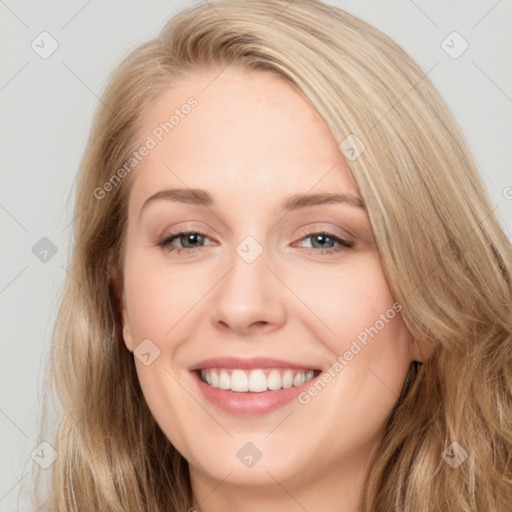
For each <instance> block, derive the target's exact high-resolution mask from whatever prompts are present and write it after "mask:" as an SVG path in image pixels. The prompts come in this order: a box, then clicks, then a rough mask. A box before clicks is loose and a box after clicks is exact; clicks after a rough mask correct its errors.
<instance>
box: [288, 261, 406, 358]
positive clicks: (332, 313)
mask: <svg viewBox="0 0 512 512" xmlns="http://www.w3.org/2000/svg"><path fill="white" fill-rule="evenodd" d="M294 279H295V280H296V283H295V285H294V289H295V290H297V295H298V296H299V297H301V299H302V300H303V302H304V303H305V304H306V305H307V306H308V308H309V309H310V310H311V311H312V312H313V313H314V318H315V321H316V325H318V327H317V328H316V330H317V331H318V330H319V329H321V330H322V333H323V335H322V339H323V340H327V341H328V340H331V341H328V343H329V345H331V346H330V348H331V349H333V350H336V349H342V348H344V345H345V343H346V342H347V341H348V340H352V339H354V338H356V337H357V336H358V335H361V337H362V338H364V333H365V332H366V331H365V329H368V328H371V327H372V326H374V325H375V323H376V322H377V327H378V328H379V327H381V324H382V320H381V315H386V313H387V314H388V318H387V320H389V319H390V318H393V317H395V320H397V319H396V316H398V314H397V313H396V311H395V310H394V309H393V307H392V306H393V304H395V300H394V298H393V296H392V294H391V292H390V290H389V287H388V284H387V282H386V280H385V277H384V274H383V272H382V268H381V265H380V261H379V259H378V256H377V254H375V253H370V254H364V255H361V256H360V257H358V258H357V259H355V258H354V259H351V260H350V262H349V261H348V260H347V261H346V262H343V261H342V262H341V264H340V265H325V266H323V267H322V266H318V269H316V271H315V272H310V273H304V274H303V275H301V276H300V278H299V277H297V276H296V277H295V278H294ZM308 317H311V315H309V316H308ZM318 320H320V322H319V321H318ZM395 329H400V321H393V322H391V321H388V322H386V330H395Z"/></svg>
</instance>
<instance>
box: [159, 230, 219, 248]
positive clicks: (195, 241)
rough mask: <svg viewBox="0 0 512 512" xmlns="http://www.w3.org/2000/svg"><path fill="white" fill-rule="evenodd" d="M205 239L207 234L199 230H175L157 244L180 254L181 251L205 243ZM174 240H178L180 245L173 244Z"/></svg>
mask: <svg viewBox="0 0 512 512" xmlns="http://www.w3.org/2000/svg"><path fill="white" fill-rule="evenodd" d="M207 239H208V236H207V235H206V234H205V233H202V232H200V231H176V232H174V233H171V234H170V235H168V236H166V237H165V238H164V239H163V240H161V241H160V242H159V243H158V245H159V246H160V247H162V248H166V249H167V250H168V251H169V252H173V251H177V253H178V254H180V253H181V252H182V251H185V252H187V251H188V252H191V251H194V250H196V249H198V248H199V247H201V246H203V245H205V243H204V242H205V240H207ZM175 241H178V242H180V244H181V247H180V246H178V247H176V246H175V245H173V243H174V242H175ZM208 245H211V244H208Z"/></svg>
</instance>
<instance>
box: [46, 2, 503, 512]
mask: <svg viewBox="0 0 512 512" xmlns="http://www.w3.org/2000/svg"><path fill="white" fill-rule="evenodd" d="M492 211H493V208H492V205H491V204H490V201H489V199H488V198H487V196H486V194H485V192H484V188H483V185H482V183H481V180H480V177H479V175H478V173H477V170H476V168H475V165H474V163H473V161H472V159H471V156H470V153H469V151H468V149H467V147H466V144H465V141H464V139H463V137H462V135H461V133H460V131H459V129H458V128H457V126H456V124H455V122H454V121H453V119H452V117H451V115H450V114H449V112H448V110H447V108H446V107H445V105H444V103H443V101H442V100H441V98H440V97H439V95H438V94H437V92H436V91H435V89H434V87H433V86H432V84H431V83H430V82H429V80H428V78H427V77H426V76H425V74H424V73H423V72H422V71H421V70H420V69H419V68H418V66H417V65H416V64H415V63H413V62H412V61H411V59H410V57H408V56H407V55H406V54H405V53H404V52H403V50H401V49H400V48H399V47H398V46H397V45H396V44H395V43H393V42H392V41H391V40H390V39H389V38H387V37H386V36H385V35H383V34H382V33H380V32H379V31H377V30H376V29H374V28H372V27H371V26H369V25H368V24H366V23H364V22H362V21H361V20H359V19H357V18H355V17H353V16H351V15H349V14H347V13H345V12H343V11H341V10H339V9H336V8H333V7H329V6H327V5H324V4H322V3H320V2H317V1H313V0H297V1H295V2H293V3H291V4H290V3H289V2H285V1H284V0H270V1H268V0H265V1H241V0H240V1H237V0H232V1H229V0H224V1H222V0H220V1H216V2H210V3H204V4H200V5H197V6H195V7H193V8H190V9H188V10H186V11H184V12H182V13H181V14H179V15H178V16H176V17H175V18H174V19H173V20H171V21H170V23H169V24H168V25H166V27H164V29H163V30H162V32H161V34H160V35H159V36H158V37H157V38H155V39H154V40H152V41H149V42H148V43H146V44H144V45H142V46H141V47H140V48H138V49H136V50H135V51H134V52H133V53H132V54H131V55H130V56H129V57H128V58H127V59H126V60H125V61H124V62H123V63H122V64H121V65H120V67H119V69H118V70H117V71H116V73H115V74H114V76H113V77H112V79H111V82H110V84H109V86H108V87H107V90H106V91H105V93H104V95H103V98H102V102H101V105H100V108H99V111H98V114H97V118H96V121H95V124H94V126H93V129H92V132H91V136H90V140H89V143H88V148H87V151H86V154H85V157H84V160H83V164H82V169H81V173H80V176H79V184H78V187H77V197H76V218H75V224H74V233H75V242H74V247H73V256H72V263H71V268H70V276H69V279H68V281H67V282H66V287H65V293H64V297H63V300H62V305H61V308H60V311H59V316H58V319H57V324H56V328H55V332H54V339H53V347H52V350H53V352H52V357H53V359H52V376H53V379H54V383H55V387H56V389H57V391H58V394H59V398H60V401H61V403H62V407H63V415H62V419H61V421H60V423H59V426H58V430H57V434H56V436H55V439H54V440H53V442H52V445H53V446H54V447H55V449H56V450H57V452H58V453H59V457H58V458H57V460H56V461H55V463H54V464H53V466H52V471H53V473H52V493H51V495H50V496H49V497H48V500H47V502H46V504H45V505H41V506H40V510H45V509H47V510H59V511H71V510H126V511H128V510H130V511H132V510H133V511H135V510H137V511H140V510H155V511H156V510H161V511H164V510H165V511H168V510H176V511H178V510H189V509H195V510H200V511H202V512H209V511H217V510H230V509H231V508H232V509H237V510H245V511H251V510H259V511H261V510H275V509H277V508H280V509H283V510H290V511H291V510H304V509H305V510H314V509H320V510H343V511H345V512H356V511H357V512H360V511H392V510H393V511H415V512H427V511H437V510H443V511H448V510H465V511H469V510H482V511H484V510H485V511H505V510H510V508H511V507H512V491H511V488H512V486H511V483H512V482H511V478H512V463H511V457H512V449H511V448H512V427H511V417H512V415H511V412H512V400H511V389H512V382H511V375H512V373H511V369H512V368H511V367H512V349H511V334H512V333H511V304H512V300H511V299H512V285H511V283H512V268H511V263H512V251H511V246H510V242H509V241H508V240H507V238H506V236H505V235H504V233H503V230H502V228H501V227H500V225H499V223H498V222H497V220H496V218H495V216H494V215H493V213H492ZM45 507H46V508H45Z"/></svg>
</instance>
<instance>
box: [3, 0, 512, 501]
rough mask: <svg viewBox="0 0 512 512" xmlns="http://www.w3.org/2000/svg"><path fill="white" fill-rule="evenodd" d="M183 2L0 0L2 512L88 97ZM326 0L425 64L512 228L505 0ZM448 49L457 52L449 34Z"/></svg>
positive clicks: (50, 296)
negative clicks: (44, 249)
mask: <svg viewBox="0 0 512 512" xmlns="http://www.w3.org/2000/svg"><path fill="white" fill-rule="evenodd" d="M196 1H204V0H196ZM192 3H195V2H192V1H182V0H179V1H170V0H167V1H163V0H151V1H149V2H143V1H134V0H131V1H126V0H125V1H123V2H121V1H120V0H102V1H99V0H89V1H85V0H72V1H70V0H67V1H64V0H61V1H56V0H53V1H46V2H36V1H28V0H17V1H16V0H5V1H3V0H0V38H1V46H0V52H1V56H0V59H1V62H2V66H1V68H0V102H1V108H2V110H1V112H2V122H1V123H0V126H1V133H0V137H1V155H2V167H1V184H2V186H1V189H0V224H1V228H0V229H1V233H2V236H3V241H2V265H1V270H0V311H1V323H0V326H1V329H2V342H1V344H0V349H1V353H0V376H1V383H0V432H1V436H0V450H1V452H0V460H1V461H2V464H1V468H0V510H2V511H3V510H5V511H12V510H14V509H15V506H14V502H15V501H14V500H15V498H16V494H17V492H18V491H19V489H20V485H27V484H28V480H29V479H28V477H27V473H28V471H29V469H30V465H31V464H34V462H33V461H32V459H31V453H32V451H33V450H34V448H35V446H36V445H35V433H36V431H35V427H36V422H37V415H38V410H39V403H40V401H41V398H42V393H41V391H42V390H41V382H40V379H41V377H42V369H43V367H44V365H45V361H46V359H45V358H46V357H47V354H48V347H49V340H50V336H51V331H52V328H53V323H54V320H55V314H56V310H57V306H58V303H57V293H58V290H59V287H60V286H61V284H62V282H63V280H64V277H65V273H66V271H65V267H66V266H67V257H68V243H69V235H70V229H69V223H70V221H71V218H72V217H71V215H72V209H71V207H72V196H71V195H70V192H71V191H72V189H73V186H74V180H75V175H76V171H77V167H78V163H79V160H80V157H81V154H82V152H83V150H84V146H85V141H86V136H87V133H88V130H89V128H90V123H91V119H92V115H93V112H94V109H95V108H96V105H97V104H98V96H99V95H100V94H101V91H102V90H103V88H104V86H105V84H106V82H107V79H108V76H109V74H110V73H111V72H112V70H113V69H114V67H115V66H116V64H117V63H118V62H119V61H120V59H121V58H122V56H124V55H125V54H126V53H127V51H128V50H129V49H131V48H133V47H134V46H136V45H138V44H139V43H141V42H143V41H144V40H146V39H148V38H150V37H152V36H154V35H156V34H157V32H158V31H159V29H160V28H161V27H162V26H163V24H164V23H165V22H166V21H167V20H168V19H169V18H170V17H171V16H172V15H173V14H174V13H175V12H177V11H178V10H181V9H182V8H183V7H185V6H188V5H191V4H192ZM328 3H331V4H333V5H337V6H339V7H341V8H343V9H345V10H347V11H349V12H351V13H353V14H355V15H357V16H359V17H361V18H363V19H364V20H366V21H368V22H370V23H371V24H373V25H374V26H376V27H377V28H379V29H380V30H382V31H383V32H385V33H386V34H388V35H389V36H391V37H392V38H393V39H394V40H395V41H396V42H397V43H399V44H400V45H401V46H402V47H403V48H404V49H405V50H406V51H407V52H408V53H409V54H410V55H411V56H412V57H413V58H414V59H415V60H416V61H417V62H418V63H419V65H420V66H421V67H422V68H423V69H424V71H425V72H426V71H428V70H430V69H431V68H433V67H434V66H435V67H434V68H433V69H432V71H431V72H430V73H429V75H428V76H429V78H430V79H431V80H432V81H433V83H434V84H435V85H436V86H437V87H438V89H439V90H440V92H441V94H442V95H443V97H444V98H445V100H446V101H447V103H448V105H449V106H450V108H451V110H452V112H453V114H454V116H455V118H456V119H457V120H458V122H459V123H460V125H461V127H462V130H463V132H464V134H465V135H466V137H467V139H468V141H469V144H470V147H471V149H472V151H473V155H474V157H475V159H476V162H477V164H478V166H479V169H480V172H481V174H482V176H483V178H484V181H485V183H486V185H487V188H488V191H489V193H490V196H491V199H492V202H493V204H494V205H495V206H496V210H495V213H496V214H497V215H498V217H499V218H500V219H501V220H502V223H503V225H504V227H505V229H506V230H507V232H508V233H509V236H510V231H511V227H512V188H509V187H512V171H511V162H512V65H511V63H512V30H511V26H510V25H511V21H512V0H499V1H496V0H453V1H450V2H447V1H446V0H415V1H413V0H387V1H385V2H383V1H379V0H337V1H335V0H330V1H329V2H328ZM43 31H47V32H49V33H50V34H51V36H52V37H53V38H54V39H55V40H56V41H57V42H58V45H59V46H58V49H57V50H56V51H55V52H54V53H53V54H52V55H51V56H50V57H48V58H47V59H43V58H41V57H40V56H39V55H38V53H36V52H35V51H34V50H33V49H32V47H31V43H32V41H34V40H36V42H37V41H40V38H38V36H39V34H41V32H43ZM453 31H457V32H458V33H459V34H460V35H461V36H462V37H463V38H464V39H465V40H466V41H467V42H468V43H469V48H468V49H467V50H466V51H465V52H464V53H463V54H462V55H461V56H460V57H458V58H457V59H453V58H452V57H450V56H449V55H448V54H447V53H446V52H445V51H444V49H443V48H442V46H441V43H442V41H443V40H445V39H446V37H447V36H448V35H449V34H451V33H452V32H453ZM40 44H41V43H40ZM447 44H449V45H451V46H454V47H455V50H457V48H458V47H457V45H458V44H459V42H457V40H454V42H453V43H451V42H450V39H448V42H447ZM46 48H48V46H46ZM459 48H460V47H459ZM455 50H452V51H455ZM436 64H437V65H436ZM42 237H48V238H49V239H50V240H51V241H52V242H53V243H54V244H55V245H56V247H57V249H58V252H57V253H56V255H55V256H54V257H52V258H51V259H49V260H48V261H47V262H46V263H44V262H41V261H40V260H39V259H38V258H36V256H35V255H34V254H33V253H32V247H33V246H34V245H35V244H36V243H37V242H38V241H39V240H40V239H41V238H42ZM48 471H49V470H48Z"/></svg>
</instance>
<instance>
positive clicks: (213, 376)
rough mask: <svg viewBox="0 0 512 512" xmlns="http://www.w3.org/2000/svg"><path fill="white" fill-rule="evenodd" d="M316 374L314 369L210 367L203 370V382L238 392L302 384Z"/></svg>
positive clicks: (260, 390) (275, 388)
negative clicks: (234, 368)
mask: <svg viewBox="0 0 512 512" xmlns="http://www.w3.org/2000/svg"><path fill="white" fill-rule="evenodd" d="M314 376H315V372H314V371H313V370H291V369H290V370H279V369H277V368H274V369H272V370H251V371H247V370H238V369H237V370H231V369H219V368H209V369H207V370H205V369H203V370H201V378H202V380H203V382H206V383H208V384H209V385H210V386H212V387H213V388H219V389H230V390H231V391H237V392H246V391H253V392H256V393H258V392H262V391H267V390H269V389H270V390H277V389H281V388H284V389H288V388H291V387H292V386H300V385H301V384H304V382H307V381H309V380H311V379H312V378H313V377H314Z"/></svg>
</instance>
